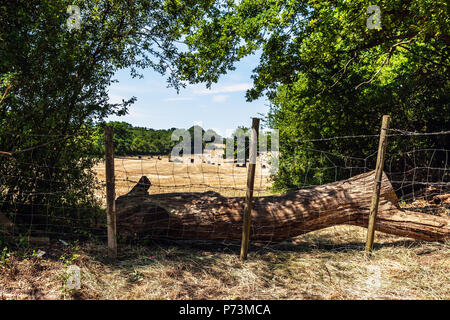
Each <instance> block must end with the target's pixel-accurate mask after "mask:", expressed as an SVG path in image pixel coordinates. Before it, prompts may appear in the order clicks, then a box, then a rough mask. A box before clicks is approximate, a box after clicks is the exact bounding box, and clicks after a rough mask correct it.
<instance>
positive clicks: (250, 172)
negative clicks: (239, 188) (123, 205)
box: [241, 118, 259, 260]
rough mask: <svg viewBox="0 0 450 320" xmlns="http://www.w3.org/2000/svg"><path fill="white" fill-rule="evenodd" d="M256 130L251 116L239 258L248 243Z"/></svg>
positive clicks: (243, 257)
mask: <svg viewBox="0 0 450 320" xmlns="http://www.w3.org/2000/svg"><path fill="white" fill-rule="evenodd" d="M258 131H259V118H253V121H252V135H251V138H250V152H249V160H250V163H249V166H248V169H247V170H248V171H247V193H246V196H245V208H244V219H243V228H242V243H241V260H247V252H248V243H249V240H250V223H251V213H252V208H253V187H254V185H255V169H256V155H257V152H258V149H257V148H258ZM244 158H245V157H244Z"/></svg>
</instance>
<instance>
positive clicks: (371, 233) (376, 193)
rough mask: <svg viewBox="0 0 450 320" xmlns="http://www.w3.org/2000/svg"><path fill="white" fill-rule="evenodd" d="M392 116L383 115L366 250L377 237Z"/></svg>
mask: <svg viewBox="0 0 450 320" xmlns="http://www.w3.org/2000/svg"><path fill="white" fill-rule="evenodd" d="M389 120H390V117H389V116H387V115H384V116H383V120H382V123H381V133H380V141H379V144H378V156H377V166H376V168H375V181H374V187H373V193H372V200H371V204H370V211H369V224H368V227H367V240H366V252H370V251H372V247H373V241H374V237H375V223H376V218H377V213H378V204H379V202H380V189H381V179H382V177H383V167H384V157H385V155H386V146H387V136H386V135H387V131H388V130H389Z"/></svg>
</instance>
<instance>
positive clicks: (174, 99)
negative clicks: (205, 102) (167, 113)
mask: <svg viewBox="0 0 450 320" xmlns="http://www.w3.org/2000/svg"><path fill="white" fill-rule="evenodd" d="M191 100H193V99H192V98H187V97H178V98H167V99H164V101H166V102H169V101H191Z"/></svg>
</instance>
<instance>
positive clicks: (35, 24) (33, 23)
mask: <svg viewBox="0 0 450 320" xmlns="http://www.w3.org/2000/svg"><path fill="white" fill-rule="evenodd" d="M68 5H78V6H79V7H80V9H81V13H82V21H81V29H79V30H76V29H74V30H72V31H69V30H68V28H67V26H66V21H67V19H68V17H69V16H70V14H68V13H67V7H68ZM169 7H170V1H169V2H165V1H158V0H137V1H131V2H130V1H127V0H118V1H111V0H86V1H85V0H83V1H81V0H56V1H55V0H39V1H38V0H15V1H9V2H2V3H1V4H0V150H1V151H8V152H13V153H14V156H13V157H6V156H0V177H1V180H0V211H1V212H4V213H5V214H7V215H9V216H10V217H11V218H13V220H14V221H16V223H17V226H18V227H19V228H23V230H16V231H18V232H22V233H24V232H28V230H29V228H32V227H35V226H39V225H40V226H43V225H46V226H50V230H47V231H48V232H50V233H51V232H58V233H61V232H67V233H68V234H70V233H72V232H73V230H74V228H76V229H80V228H87V227H90V226H92V224H94V225H96V224H97V222H98V221H102V220H104V219H103V218H104V213H103V211H102V210H100V209H99V202H98V201H97V200H96V198H95V196H94V190H95V188H96V187H97V183H96V179H95V174H94V172H93V171H92V167H93V165H94V164H95V163H96V162H97V161H98V160H99V156H100V155H101V154H102V153H101V151H102V150H101V148H99V144H98V140H99V139H100V136H101V135H100V134H99V132H98V128H96V127H95V126H94V123H97V122H101V121H102V120H103V119H104V118H106V117H107V116H110V115H123V114H125V113H126V112H127V110H128V107H129V106H130V105H131V104H132V103H133V102H134V101H135V98H134V97H130V99H128V100H126V101H123V102H122V103H118V104H117V103H109V97H108V92H107V90H108V87H109V85H110V84H111V83H113V82H114V81H115V80H114V79H113V75H114V73H115V72H116V71H117V70H119V69H123V68H130V69H131V73H132V75H133V76H140V75H139V72H138V70H139V69H142V68H150V69H153V70H155V71H156V72H159V73H161V74H166V73H167V75H168V84H169V85H171V86H173V87H175V88H177V89H178V88H179V87H180V85H181V83H180V82H179V79H178V77H177V74H178V71H177V69H176V67H175V66H174V63H173V61H174V59H175V57H176V51H177V50H178V49H177V47H176V45H175V41H176V40H177V39H179V38H180V36H181V35H180V32H179V30H180V26H179V25H178V24H177V23H175V22H176V21H177V19H179V18H181V17H182V16H183V14H184V13H183V12H180V11H173V10H172V9H170V8H169ZM187 21H189V19H188V20H187ZM171 66H172V67H171ZM119 131H120V130H119V128H118V132H119ZM122 131H123V132H122V133H123V134H124V135H123V136H120V135H119V139H121V140H120V141H119V151H123V152H128V151H129V150H121V149H120V148H122V146H123V145H127V146H128V144H131V152H133V153H140V152H141V151H143V150H145V149H147V147H150V149H151V145H150V146H147V145H146V141H147V140H146V139H142V137H143V136H144V135H140V134H136V136H135V137H134V138H133V139H132V140H131V141H129V140H127V139H128V138H129V137H128V136H126V135H125V133H126V132H127V128H124V130H122ZM141 131H142V130H141ZM136 132H139V130H136ZM142 132H143V131H142ZM157 135H158V134H157ZM152 143H155V146H154V149H153V151H151V152H158V151H160V150H162V149H163V146H164V145H165V143H166V140H161V139H160V141H159V142H158V141H153V142H152ZM96 221H97V222H96ZM66 227H67V228H66Z"/></svg>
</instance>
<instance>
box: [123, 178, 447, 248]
mask: <svg viewBox="0 0 450 320" xmlns="http://www.w3.org/2000/svg"><path fill="white" fill-rule="evenodd" d="M373 182H374V171H372V172H368V173H364V174H360V175H358V176H354V177H352V178H350V179H348V180H343V181H338V182H335V183H330V184H326V185H322V186H317V187H314V188H310V189H302V190H298V191H295V192H290V193H286V194H284V195H280V196H267V197H257V198H255V199H254V209H253V210H252V220H251V221H252V225H251V239H252V240H261V241H274V242H277V241H282V240H285V239H287V238H291V237H295V236H298V235H301V234H305V233H307V232H311V231H314V230H319V229H323V228H327V227H331V226H335V225H341V224H347V225H355V226H361V227H367V224H368V215H369V207H370V200H371V195H372V190H373ZM149 187H150V181H148V179H147V178H146V177H142V178H141V180H140V182H139V183H138V184H137V185H136V186H135V187H134V188H133V190H132V191H130V193H128V194H126V195H124V196H121V197H119V198H118V199H117V200H116V211H117V227H118V233H119V234H121V235H135V234H143V235H146V236H150V237H151V238H154V239H162V238H170V239H189V240H208V239H240V238H241V235H242V216H243V211H244V198H242V197H232V198H226V197H222V196H221V195H220V194H218V193H215V192H205V193H166V194H152V195H149V194H148V192H147V190H148V188H149ZM376 230H377V231H382V232H385V233H390V234H394V235H399V236H405V237H410V238H414V239H418V240H428V241H443V240H445V239H447V238H449V237H450V218H449V217H440V216H432V215H429V214H424V213H418V212H413V211H405V210H402V209H400V207H399V206H398V199H397V196H396V194H395V192H394V190H393V188H392V185H391V183H390V182H389V180H388V178H387V176H386V175H385V174H383V179H382V184H381V195H380V204H379V211H378V216H377V222H376Z"/></svg>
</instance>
